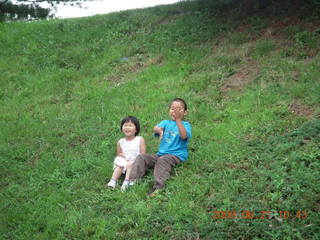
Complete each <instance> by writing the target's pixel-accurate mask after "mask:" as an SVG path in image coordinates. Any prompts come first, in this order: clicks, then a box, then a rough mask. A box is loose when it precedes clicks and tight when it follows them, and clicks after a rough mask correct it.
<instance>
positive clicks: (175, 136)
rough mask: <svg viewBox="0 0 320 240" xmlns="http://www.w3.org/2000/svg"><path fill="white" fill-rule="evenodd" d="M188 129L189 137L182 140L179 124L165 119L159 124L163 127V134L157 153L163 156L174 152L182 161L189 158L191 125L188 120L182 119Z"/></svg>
mask: <svg viewBox="0 0 320 240" xmlns="http://www.w3.org/2000/svg"><path fill="white" fill-rule="evenodd" d="M182 124H183V126H184V127H185V129H186V132H187V135H188V138H187V139H186V140H182V139H181V138H180V133H179V129H178V125H177V123H176V122H175V121H173V120H163V121H161V122H160V123H159V124H158V125H157V126H158V127H161V128H163V136H162V139H161V142H160V145H159V150H158V152H157V155H159V156H162V155H166V154H172V155H175V156H177V157H178V158H179V159H180V160H181V161H183V162H184V161H186V160H187V159H188V142H189V139H190V138H191V125H190V123H189V122H187V121H182Z"/></svg>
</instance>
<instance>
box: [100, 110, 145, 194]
mask: <svg viewBox="0 0 320 240" xmlns="http://www.w3.org/2000/svg"><path fill="white" fill-rule="evenodd" d="M120 130H121V131H122V133H123V134H124V138H121V139H120V140H119V141H118V143H117V157H116V158H115V159H114V165H113V169H114V171H113V174H112V177H111V179H110V181H109V183H108V184H107V185H106V186H107V187H110V188H113V189H114V188H115V187H116V184H117V180H118V179H119V178H120V176H121V174H122V173H124V174H125V180H124V182H123V184H122V186H121V190H122V191H125V190H126V188H127V187H128V186H129V176H130V172H131V168H132V164H133V162H134V161H135V159H136V157H137V156H138V155H139V154H145V153H146V145H145V142H144V139H143V137H141V136H138V134H139V132H140V124H139V121H138V119H137V118H135V117H132V116H129V117H126V118H124V119H122V121H121V125H120Z"/></svg>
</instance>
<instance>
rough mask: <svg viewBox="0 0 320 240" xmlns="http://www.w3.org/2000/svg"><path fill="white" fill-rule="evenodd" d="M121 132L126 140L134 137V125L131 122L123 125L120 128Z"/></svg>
mask: <svg viewBox="0 0 320 240" xmlns="http://www.w3.org/2000/svg"><path fill="white" fill-rule="evenodd" d="M122 132H123V134H124V135H125V137H127V138H130V137H134V136H135V135H136V132H137V129H136V125H134V123H132V122H126V123H124V124H123V126H122Z"/></svg>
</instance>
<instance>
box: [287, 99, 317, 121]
mask: <svg viewBox="0 0 320 240" xmlns="http://www.w3.org/2000/svg"><path fill="white" fill-rule="evenodd" d="M289 111H290V112H291V113H293V114H294V115H296V116H301V117H307V118H310V117H312V115H313V113H314V111H313V110H312V109H311V108H309V107H307V106H305V105H303V104H301V103H298V102H294V103H292V104H290V105H289Z"/></svg>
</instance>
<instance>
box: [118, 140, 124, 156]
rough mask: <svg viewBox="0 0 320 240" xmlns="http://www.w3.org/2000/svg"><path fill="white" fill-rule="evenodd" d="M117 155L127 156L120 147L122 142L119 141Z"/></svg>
mask: <svg viewBox="0 0 320 240" xmlns="http://www.w3.org/2000/svg"><path fill="white" fill-rule="evenodd" d="M117 156H119V157H125V156H124V154H123V153H122V149H121V147H120V143H119V142H118V143H117Z"/></svg>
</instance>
